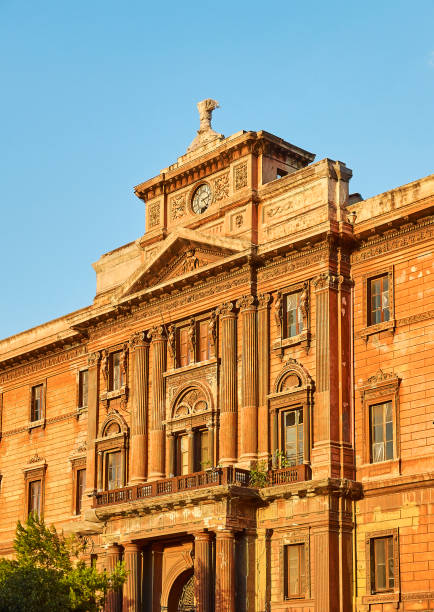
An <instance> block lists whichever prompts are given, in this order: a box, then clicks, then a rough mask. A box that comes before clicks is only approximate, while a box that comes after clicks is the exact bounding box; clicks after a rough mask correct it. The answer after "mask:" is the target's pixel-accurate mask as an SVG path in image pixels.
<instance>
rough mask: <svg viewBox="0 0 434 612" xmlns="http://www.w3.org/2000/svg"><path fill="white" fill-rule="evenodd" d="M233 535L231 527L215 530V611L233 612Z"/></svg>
mask: <svg viewBox="0 0 434 612" xmlns="http://www.w3.org/2000/svg"><path fill="white" fill-rule="evenodd" d="M234 548H235V535H234V532H233V531H232V530H231V529H223V530H222V531H217V532H216V606H215V612H235V559H234Z"/></svg>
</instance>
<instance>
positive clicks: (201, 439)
mask: <svg viewBox="0 0 434 612" xmlns="http://www.w3.org/2000/svg"><path fill="white" fill-rule="evenodd" d="M194 444H195V462H194V464H195V465H194V471H195V472H201V471H203V470H205V469H206V468H207V467H209V465H210V457H209V448H208V447H209V434H208V430H207V429H200V430H199V431H197V432H196V435H195V440H194Z"/></svg>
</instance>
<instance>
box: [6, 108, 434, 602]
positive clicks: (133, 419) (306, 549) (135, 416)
mask: <svg viewBox="0 0 434 612" xmlns="http://www.w3.org/2000/svg"><path fill="white" fill-rule="evenodd" d="M198 106H199V111H200V119H201V124H200V129H199V131H198V135H197V137H196V138H195V140H194V141H193V143H192V145H191V146H190V147H189V150H188V151H187V153H186V154H185V155H183V156H182V157H180V158H179V159H178V161H177V162H176V163H175V164H173V165H171V166H169V167H168V168H166V169H164V170H163V171H162V172H161V173H160V174H159V175H158V176H157V177H155V178H152V179H150V180H148V181H146V182H144V183H142V184H140V185H138V186H137V187H136V188H135V193H136V195H137V196H138V197H139V198H140V199H142V200H143V201H144V202H145V203H146V233H145V234H144V235H143V236H142V237H140V238H138V239H137V240H136V241H135V242H133V243H130V244H127V245H125V246H122V247H120V248H118V249H116V250H114V251H111V252H109V253H107V254H105V255H103V256H102V257H101V258H100V260H99V261H98V262H97V263H96V264H94V268H95V271H96V277H97V290H96V296H95V298H94V301H93V303H92V304H91V305H90V306H89V307H86V308H84V309H81V310H79V311H77V312H74V313H72V314H69V315H66V316H64V317H61V318H60V319H56V320H54V321H51V322H49V323H46V324H44V325H41V326H39V327H36V328H34V329H31V330H28V331H25V332H23V333H20V334H18V335H16V336H13V337H11V338H7V339H5V340H3V341H1V342H0V398H1V432H0V434H1V439H0V476H1V491H0V553H1V554H2V555H4V556H8V555H11V554H13V548H12V543H13V537H14V530H15V525H16V521H17V519H23V518H25V517H26V515H27V514H28V513H29V512H30V511H36V512H38V513H43V515H44V517H45V519H46V521H47V522H48V523H55V524H56V525H57V526H58V527H59V528H63V529H65V530H66V531H69V532H75V533H78V534H79V535H81V536H82V537H83V538H86V541H87V544H88V547H87V550H88V554H89V560H92V561H95V562H96V563H97V564H98V566H99V567H101V568H104V567H106V568H110V567H113V566H114V564H115V563H116V562H117V561H118V560H120V559H123V560H124V561H125V563H126V566H127V568H128V569H129V574H128V579H127V582H126V584H125V586H124V589H123V593H112V594H110V597H109V601H108V602H107V610H110V611H112V612H120V611H121V610H123V611H133V610H134V611H139V610H143V611H149V612H151V611H152V612H160V611H163V610H166V611H169V612H177V611H184V612H185V611H187V610H196V611H198V612H214V611H215V612H234V611H235V609H236V610H237V611H240V612H241V611H255V612H266V611H273V612H283V611H292V612H329V611H330V612H338V611H340V612H350V611H359V612H365V611H366V612H368V611H383V612H387V611H389V610H433V609H434V519H433V518H432V511H433V508H434V488H433V483H434V467H433V442H434V435H433V420H434V419H433V410H432V404H431V402H432V401H433V397H434V376H433V373H434V364H433V359H432V341H433V333H434V258H433V245H434V216H433V206H434V175H433V176H429V177H426V178H424V179H421V180H419V181H416V182H414V183H411V184H408V185H405V186H403V187H398V188H396V189H393V190H392V191H389V192H387V193H383V194H381V195H379V196H376V197H373V198H370V199H367V200H362V198H361V197H360V196H359V195H358V194H352V195H350V193H349V182H350V179H351V175H352V172H351V170H349V169H348V168H347V167H346V166H345V164H344V163H342V162H336V161H332V160H330V159H323V160H321V161H318V162H314V155H313V154H311V153H309V152H308V151H305V150H303V149H300V148H298V147H296V146H293V145H291V144H289V143H288V142H285V141H284V140H282V139H280V138H277V137H276V136H273V135H271V134H269V133H267V132H239V133H237V134H234V135H233V136H230V137H228V138H224V137H223V136H221V135H219V134H217V133H215V132H214V131H213V130H212V128H211V121H210V119H211V112H212V110H213V109H214V108H215V107H216V103H215V102H214V101H211V100H206V101H204V102H202V103H199V105H198Z"/></svg>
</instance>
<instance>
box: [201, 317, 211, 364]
mask: <svg viewBox="0 0 434 612" xmlns="http://www.w3.org/2000/svg"><path fill="white" fill-rule="evenodd" d="M210 358H211V337H210V333H209V321H208V320H206V321H200V323H199V361H207V360H208V359H210Z"/></svg>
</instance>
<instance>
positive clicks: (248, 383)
mask: <svg viewBox="0 0 434 612" xmlns="http://www.w3.org/2000/svg"><path fill="white" fill-rule="evenodd" d="M256 303H257V299H256V297H255V296H253V295H244V296H243V297H242V298H241V299H239V300H238V302H237V306H238V307H239V308H240V313H241V322H242V328H243V341H242V347H243V349H242V351H243V352H242V406H241V451H240V461H241V462H245V463H247V464H249V463H251V462H252V461H255V460H256V459H257V452H258V411H257V403H258V345H257V334H256Z"/></svg>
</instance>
